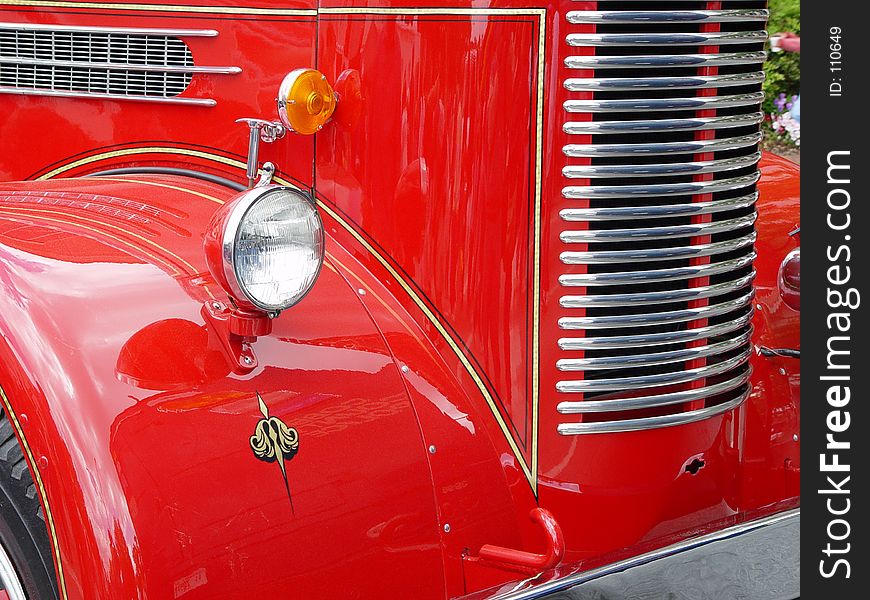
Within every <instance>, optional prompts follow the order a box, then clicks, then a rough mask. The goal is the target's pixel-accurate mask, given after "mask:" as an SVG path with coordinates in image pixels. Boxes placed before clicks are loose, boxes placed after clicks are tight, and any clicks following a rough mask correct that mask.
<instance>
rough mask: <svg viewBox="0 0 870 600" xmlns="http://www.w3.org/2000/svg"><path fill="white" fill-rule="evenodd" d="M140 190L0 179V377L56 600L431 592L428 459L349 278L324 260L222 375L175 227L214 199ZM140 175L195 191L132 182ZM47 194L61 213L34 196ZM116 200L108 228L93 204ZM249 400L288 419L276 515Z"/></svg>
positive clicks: (199, 268)
mask: <svg viewBox="0 0 870 600" xmlns="http://www.w3.org/2000/svg"><path fill="white" fill-rule="evenodd" d="M143 181H148V182H150V184H145V185H142V184H132V183H121V182H117V181H107V180H84V181H78V180H67V181H56V182H48V183H45V184H41V185H40V186H38V187H35V186H33V185H31V184H12V185H4V186H3V190H4V194H3V196H4V199H3V201H2V202H0V213H2V214H0V227H2V233H0V236H2V237H0V239H2V246H0V248H2V263H3V265H4V269H3V287H4V289H3V294H2V298H3V299H2V303H3V306H2V310H0V314H2V330H3V331H4V343H3V345H2V358H3V359H2V362H0V364H2V365H3V369H2V373H0V381H2V382H3V389H4V391H5V393H6V394H7V396H8V398H9V401H10V403H11V404H12V406H13V407H14V408H15V410H16V411H17V412H18V413H26V414H28V415H29V419H28V422H29V424H28V427H27V431H26V436H27V442H28V444H29V446H30V448H31V450H32V452H33V454H34V456H45V457H46V458H47V466H42V467H39V470H40V472H41V474H42V479H43V481H44V483H45V487H46V490H47V491H48V495H49V497H50V505H51V506H50V507H49V508H50V509H51V508H53V510H51V512H50V513H49V514H52V515H53V518H54V523H55V527H56V534H57V539H58V543H59V548H60V556H61V564H62V567H63V568H64V574H65V583H66V589H67V593H68V595H69V597H75V598H95V597H106V598H108V597H131V596H137V595H140V594H142V595H146V596H148V597H173V594H174V595H175V596H178V595H180V593H182V592H184V593H185V597H191V598H197V597H203V598H205V597H208V598H215V597H227V598H230V597H239V595H240V594H249V593H250V594H254V593H256V594H261V593H262V594H274V593H276V591H277V590H294V593H297V594H298V595H300V596H301V597H318V596H319V597H337V596H341V595H343V591H346V590H347V589H354V588H359V589H370V590H372V591H373V593H375V592H376V593H377V594H378V595H381V594H383V595H401V594H402V593H403V592H404V591H407V590H408V589H414V588H415V587H416V586H420V589H421V591H423V594H422V596H423V597H432V598H438V597H443V596H444V591H443V589H444V578H443V575H442V569H443V567H442V560H441V550H440V544H441V541H440V534H439V531H440V528H439V523H438V521H437V517H436V510H435V504H434V497H433V494H432V480H431V474H430V470H429V467H428V461H427V452H426V450H425V448H424V446H423V444H422V441H421V438H420V430H419V427H418V425H417V420H416V417H415V415H414V411H413V407H412V405H411V403H410V402H409V399H408V396H407V394H406V393H405V390H404V384H403V382H402V378H401V377H400V373H399V371H398V369H397V367H396V365H395V364H394V362H393V360H392V358H391V356H390V354H389V352H388V350H387V347H386V346H385V345H384V342H383V338H382V336H381V335H380V334H379V332H378V329H377V328H376V327H375V325H374V323H373V322H372V320H371V319H370V317H369V316H368V315H367V314H366V311H365V309H364V308H363V306H362V305H361V304H360V302H359V300H358V296H357V294H356V292H355V290H354V289H353V288H351V287H349V286H348V285H347V283H346V282H345V281H344V279H343V277H342V276H341V275H339V273H337V272H336V270H335V268H334V267H332V266H331V265H330V268H326V269H324V271H323V274H322V276H321V278H320V279H319V280H318V282H317V285H316V289H315V290H313V291H312V294H311V296H310V298H308V299H306V302H305V303H304V304H301V305H300V306H299V307H298V308H297V310H295V311H293V312H292V313H289V312H288V313H286V314H285V315H283V316H282V317H281V318H279V319H277V320H275V322H274V326H273V331H272V334H271V335H270V336H268V337H265V338H260V339H259V340H257V342H256V344H255V346H254V351H255V352H256V355H257V358H258V361H259V366H258V367H257V368H256V369H255V370H254V371H252V372H251V373H249V374H245V375H236V374H233V373H232V372H231V371H232V369H231V365H230V364H229V363H228V362H227V361H226V359H225V357H224V356H223V354H222V352H221V351H220V348H219V345H218V344H217V343H216V341H215V340H214V339H213V338H214V335H215V332H214V331H212V330H211V329H210V328H209V327H208V325H207V323H206V321H205V319H204V318H203V316H202V314H201V311H202V307H203V303H204V302H205V301H212V300H211V299H210V298H211V297H214V298H215V299H216V301H221V302H225V301H226V298H225V297H224V296H223V295H222V294H221V292H220V290H219V289H218V288H217V287H216V286H214V284H213V283H212V282H211V280H210V277H209V276H208V275H207V273H206V272H205V265H204V257H203V254H202V251H201V243H202V242H201V240H202V238H201V235H200V234H194V235H191V234H190V233H189V232H188V231H186V230H185V231H183V232H182V231H180V230H181V229H184V227H185V226H186V225H189V224H191V222H192V221H191V220H190V219H193V220H195V221H196V222H199V223H200V224H204V223H205V222H207V220H208V217H209V216H210V213H211V212H213V211H214V210H215V208H217V206H218V205H217V204H216V201H217V202H220V201H223V200H225V199H227V197H228V196H229V195H230V194H228V193H227V191H226V190H224V189H222V188H219V187H217V186H213V185H207V184H202V183H197V182H184V181H182V182H179V181H178V180H177V179H172V178H143ZM158 185H172V186H179V187H181V186H184V187H185V188H188V189H191V190H193V192H194V193H188V192H183V191H175V190H169V189H166V188H161V190H162V191H161V192H160V193H158V194H157V195H156V196H155V195H152V190H154V188H155V186H158ZM23 190H26V194H27V195H26V196H25V195H24V194H19V192H21V191H23ZM67 190H75V193H74V194H73V193H68V192H67ZM195 193H196V194H203V195H208V196H209V198H203V197H200V196H198V195H194V194H195ZM60 194H66V196H65V197H66V198H67V199H69V200H70V201H69V203H68V204H66V205H64V204H63V203H61V202H52V200H54V199H59V197H60V196H59V195H60ZM86 195H90V196H86ZM22 198H24V199H23V200H22ZM76 200H81V202H77V201H76ZM86 201H87V202H88V203H87V204H85V202H86ZM121 201H123V203H124V205H125V207H127V209H128V210H130V211H131V213H132V214H131V215H130V217H128V219H127V221H126V223H125V224H124V221H125V219H124V217H125V216H126V215H124V214H123V213H120V214H119V213H114V214H111V213H109V212H108V211H105V210H103V209H105V207H106V206H109V205H112V204H113V203H114V204H117V203H118V202H121ZM180 206H183V207H184V212H185V213H186V214H185V216H184V217H179V216H177V213H178V212H180V211H179V209H178V208H177V207H180ZM146 215H149V216H148V217H146ZM133 216H136V217H138V219H135V220H134V219H132V217H133ZM146 220H147V221H148V223H149V224H148V226H146V225H145V224H144V223H142V221H146ZM133 223H136V225H133ZM119 224H124V227H123V228H121V227H120V226H119ZM46 240H50V241H51V243H50V244H46V243H44V242H45V241H46ZM334 249H335V250H336V251H338V252H339V255H340V249H339V248H337V247H336V248H334ZM34 274H40V275H41V276H40V277H38V278H37V279H36V280H34ZM258 393H259V394H260V395H261V396H262V397H263V399H264V400H265V402H266V404H267V405H268V407H269V410H270V412H271V413H272V414H273V415H276V416H278V417H280V418H281V419H282V420H284V421H285V422H286V423H287V424H288V425H289V426H292V427H294V428H296V429H297V431H298V432H299V437H300V447H299V453H298V455H297V456H296V457H294V459H293V460H292V461H290V462H288V463H287V475H288V483H289V493H292V508H291V504H290V501H289V498H288V491H285V486H284V483H283V481H282V479H281V474H280V471H279V469H278V467H277V465H275V464H269V463H263V462H260V461H258V460H256V458H255V457H254V456H253V454H252V452H251V449H250V447H249V442H248V438H249V436H250V435H251V434H252V433H253V430H254V426H255V425H256V423H257V419H258V415H259V409H258V407H257V398H256V394H258ZM493 466H494V467H498V464H497V463H495V464H494V465H493ZM397 482H401V485H396V483H397ZM337 538H340V539H341V543H340V544H336V543H335V540H336V539H337ZM403 563H404V566H402V565H403ZM354 564H356V566H354ZM288 565H292V568H288ZM397 568H398V572H394V570H395V569H397ZM354 573H355V574H356V575H354ZM401 573H405V574H406V576H402V575H401ZM355 577H362V578H363V579H359V580H357V581H354V578H355Z"/></svg>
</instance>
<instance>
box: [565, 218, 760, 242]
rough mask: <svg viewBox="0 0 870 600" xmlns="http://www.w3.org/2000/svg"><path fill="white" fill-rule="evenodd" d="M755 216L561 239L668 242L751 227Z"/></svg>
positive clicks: (586, 232)
mask: <svg viewBox="0 0 870 600" xmlns="http://www.w3.org/2000/svg"><path fill="white" fill-rule="evenodd" d="M756 216H757V215H756V214H755V213H754V212H753V213H752V214H750V215H746V216H742V217H735V218H734V219H728V220H725V221H713V222H709V223H689V224H687V225H669V226H664V227H643V228H637V229H589V230H581V231H563V232H562V234H561V236H560V237H561V239H562V241H563V242H567V243H590V242H605V241H606V242H631V241H636V240H640V239H642V240H668V239H671V238H676V237H696V236H700V235H712V234H714V233H722V232H726V231H734V230H737V229H743V228H744V227H751V226H752V225H753V223H755V219H756Z"/></svg>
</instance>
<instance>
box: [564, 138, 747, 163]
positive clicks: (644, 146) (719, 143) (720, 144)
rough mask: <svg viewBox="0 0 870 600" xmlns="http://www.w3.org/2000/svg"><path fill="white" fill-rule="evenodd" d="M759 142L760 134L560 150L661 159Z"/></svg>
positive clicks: (578, 154)
mask: <svg viewBox="0 0 870 600" xmlns="http://www.w3.org/2000/svg"><path fill="white" fill-rule="evenodd" d="M761 138H762V134H761V132H755V133H752V134H750V135H743V136H737V137H733V138H717V139H713V140H693V141H687V142H661V143H625V144H568V145H567V146H565V147H564V148H563V152H564V153H565V155H566V156H570V157H574V158H581V157H599V156H609V157H618V156H639V155H643V156H661V155H670V154H700V153H707V152H725V151H728V150H740V149H743V148H754V147H755V146H756V145H757V144H758V143H759V142H760V141H761Z"/></svg>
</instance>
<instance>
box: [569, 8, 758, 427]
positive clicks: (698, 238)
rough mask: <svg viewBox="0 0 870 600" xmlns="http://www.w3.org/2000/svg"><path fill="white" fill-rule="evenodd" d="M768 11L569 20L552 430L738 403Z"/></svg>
mask: <svg viewBox="0 0 870 600" xmlns="http://www.w3.org/2000/svg"><path fill="white" fill-rule="evenodd" d="M765 7H766V3H765V2H760V1H751V0H734V1H725V2H715V3H713V2H691V1H684V0H677V1H674V0H671V1H655V2H639V1H632V2H616V1H612V0H600V1H599V2H597V6H596V8H597V9H598V10H595V11H591V10H575V11H571V12H569V13H568V14H567V15H566V16H565V17H564V18H565V19H566V21H567V23H566V26H565V28H564V29H565V30H567V35H566V37H565V38H564V39H563V43H565V44H567V45H568V47H569V52H568V54H569V56H568V57H567V58H566V59H565V62H564V68H563V69H562V73H564V78H563V82H564V87H565V89H566V90H567V92H568V100H567V101H566V102H565V104H564V113H563V114H564V125H563V129H564V132H565V134H566V137H567V138H569V143H568V144H567V145H566V146H565V147H564V149H563V151H564V155H565V157H566V163H565V166H564V169H563V176H564V179H565V183H564V187H563V190H562V196H563V199H564V200H563V203H562V204H563V206H564V208H563V209H562V210H561V211H560V217H561V221H562V223H563V230H562V231H561V234H560V242H561V244H562V249H563V252H562V253H561V256H560V259H561V263H562V275H561V276H560V277H559V283H560V285H561V288H562V291H563V293H562V296H561V300H560V306H561V315H560V318H559V328H560V329H561V330H562V335H563V337H562V338H561V339H560V340H559V342H558V343H559V349H560V357H559V359H558V362H557V365H556V367H557V369H558V370H559V372H560V373H561V376H560V381H558V383H557V391H558V392H559V394H560V395H561V396H562V398H561V400H562V401H561V402H560V403H559V404H558V407H557V410H558V412H559V413H561V414H563V415H572V417H573V418H572V419H570V420H567V419H566V420H564V422H562V423H561V424H560V425H559V429H558V430H559V433H561V434H563V435H577V434H592V433H608V432H623V431H636V430H642V429H652V428H657V427H665V426H672V425H679V424H682V423H690V422H693V421H698V420H701V419H706V418H709V417H712V416H715V415H718V414H722V413H724V412H727V411H729V410H731V409H734V408H736V407H737V406H739V405H740V404H741V403H742V402H743V401H745V400H746V398H747V397H748V396H749V394H750V390H751V388H750V383H749V379H750V374H751V371H750V366H749V358H750V355H751V352H752V350H751V348H752V346H751V342H750V338H751V335H752V325H751V319H752V311H753V294H754V292H753V288H752V283H753V278H754V270H753V261H754V259H755V249H754V243H755V238H756V233H755V228H754V223H755V219H756V211H755V203H756V200H757V199H758V192H757V190H756V183H757V182H758V179H759V170H758V166H757V163H758V161H759V159H760V157H761V154H760V151H759V142H760V140H761V133H760V130H759V125H760V123H761V122H762V119H763V114H762V112H761V102H762V99H763V94H762V92H761V83H762V81H763V80H764V74H763V72H762V71H761V63H762V62H763V61H764V59H765V52H764V42H765V40H766V39H767V32H766V31H764V26H765V22H766V20H767V17H768V11H767V10H766V8H765ZM558 30H563V28H562V27H560V28H558Z"/></svg>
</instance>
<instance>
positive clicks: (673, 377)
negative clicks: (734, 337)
mask: <svg viewBox="0 0 870 600" xmlns="http://www.w3.org/2000/svg"><path fill="white" fill-rule="evenodd" d="M751 354H752V353H751V351H750V350H748V349H747V350H745V351H743V352H742V353H740V354H738V355H737V356H735V357H733V358H729V359H728V360H723V361H722V362H718V363H714V364H712V365H707V366H704V367H698V368H696V369H687V370H681V371H674V372H671V373H657V374H655V375H639V376H635V377H615V378H612V379H585V380H582V381H560V382H559V383H557V384H556V389H557V390H559V391H560V392H565V393H575V392H618V391H622V390H625V389H633V390H636V389H638V388H655V387H664V386H669V385H679V384H683V383H691V382H693V381H698V380H699V379H707V378H710V377H716V376H717V375H722V374H723V373H727V372H728V371H731V370H732V369H735V368H737V367H740V366H742V365H745V364H746V363H748V362H749V357H750V355H751Z"/></svg>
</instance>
